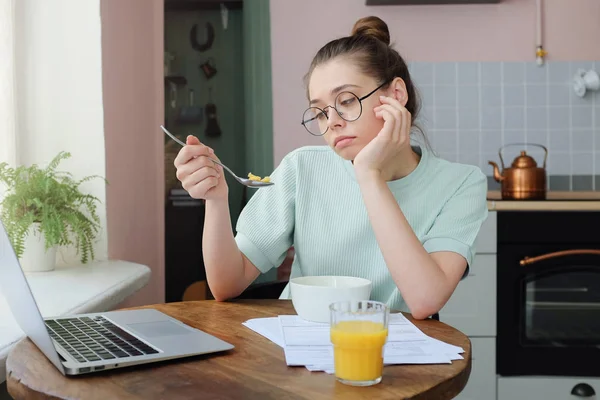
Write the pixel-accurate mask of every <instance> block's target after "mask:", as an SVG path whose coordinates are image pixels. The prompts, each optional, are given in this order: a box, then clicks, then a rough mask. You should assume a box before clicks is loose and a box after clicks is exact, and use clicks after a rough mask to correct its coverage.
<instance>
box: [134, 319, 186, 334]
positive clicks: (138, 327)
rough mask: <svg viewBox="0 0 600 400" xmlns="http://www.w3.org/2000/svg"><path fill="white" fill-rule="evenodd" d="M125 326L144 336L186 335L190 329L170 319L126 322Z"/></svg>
mask: <svg viewBox="0 0 600 400" xmlns="http://www.w3.org/2000/svg"><path fill="white" fill-rule="evenodd" d="M127 326H128V327H129V328H131V329H133V330H135V331H137V332H139V333H140V334H142V335H144V336H146V337H159V336H173V335H188V334H190V333H191V331H190V330H188V329H186V328H184V327H182V326H179V325H177V324H176V323H174V322H172V321H156V322H140V323H137V324H127Z"/></svg>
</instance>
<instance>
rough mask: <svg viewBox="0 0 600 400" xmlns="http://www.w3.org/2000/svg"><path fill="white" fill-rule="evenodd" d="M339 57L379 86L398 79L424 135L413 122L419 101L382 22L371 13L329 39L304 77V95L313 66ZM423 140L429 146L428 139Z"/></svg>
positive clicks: (407, 104)
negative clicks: (345, 31) (347, 30)
mask: <svg viewBox="0 0 600 400" xmlns="http://www.w3.org/2000/svg"><path fill="white" fill-rule="evenodd" d="M340 56H344V57H349V58H351V59H352V60H353V61H354V62H356V64H357V66H358V67H359V68H360V69H361V71H362V72H363V73H364V74H366V75H369V76H371V77H373V78H375V80H377V82H378V84H380V85H381V84H383V83H384V82H388V85H389V83H391V81H392V80H393V79H394V78H396V77H399V78H401V79H402V80H403V81H404V83H405V84H406V91H407V95H408V100H407V103H406V106H405V107H406V109H407V110H408V112H410V114H411V116H412V121H413V126H414V127H415V128H417V130H418V131H419V132H420V133H421V134H422V135H423V137H424V138H425V135H424V133H423V131H422V129H420V128H419V127H418V126H416V125H415V124H414V121H415V120H416V119H417V117H418V115H419V112H420V110H421V100H420V98H419V96H418V93H417V90H416V88H415V86H414V84H413V81H412V79H411V76H410V73H409V71H408V66H407V65H406V62H405V61H404V59H403V58H402V56H400V54H399V53H398V52H397V51H396V50H394V49H393V48H392V47H391V46H390V31H389V29H388V26H387V24H386V23H385V22H384V21H382V20H381V19H380V18H378V17H374V16H370V17H364V18H361V19H359V20H358V21H356V23H355V24H354V27H353V28H352V33H351V34H350V36H345V37H341V38H338V39H335V40H332V41H330V42H329V43H327V44H326V45H325V46H323V47H321V49H320V50H319V51H318V52H317V54H316V55H315V57H314V58H313V60H312V63H311V64H310V68H309V70H308V73H307V74H306V76H305V77H304V80H305V85H306V88H307V94H308V82H309V80H310V77H311V75H312V72H313V71H314V69H315V67H317V66H318V65H320V64H323V63H325V62H327V61H330V60H332V59H334V58H336V57H340ZM386 86H387V85H386ZM384 87H385V86H384ZM425 142H426V144H427V145H428V142H427V138H425Z"/></svg>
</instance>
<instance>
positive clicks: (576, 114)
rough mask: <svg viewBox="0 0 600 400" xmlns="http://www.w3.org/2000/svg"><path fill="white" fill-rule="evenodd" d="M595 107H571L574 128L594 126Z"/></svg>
mask: <svg viewBox="0 0 600 400" xmlns="http://www.w3.org/2000/svg"><path fill="white" fill-rule="evenodd" d="M593 115H594V109H593V108H592V107H591V106H587V105H585V106H576V107H572V108H571V127H572V128H588V129H590V128H592V126H593Z"/></svg>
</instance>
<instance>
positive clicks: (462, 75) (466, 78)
mask: <svg viewBox="0 0 600 400" xmlns="http://www.w3.org/2000/svg"><path fill="white" fill-rule="evenodd" d="M457 69H458V84H459V85H460V86H465V85H477V86H479V63H476V62H463V63H458V65H457Z"/></svg>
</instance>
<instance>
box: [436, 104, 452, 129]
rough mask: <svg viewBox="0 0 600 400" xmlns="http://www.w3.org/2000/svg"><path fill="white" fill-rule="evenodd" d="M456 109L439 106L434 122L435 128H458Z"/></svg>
mask: <svg viewBox="0 0 600 400" xmlns="http://www.w3.org/2000/svg"><path fill="white" fill-rule="evenodd" d="M456 114H457V113H456V109H453V108H437V109H436V110H435V114H434V119H433V121H434V122H433V124H434V126H435V129H456Z"/></svg>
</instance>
